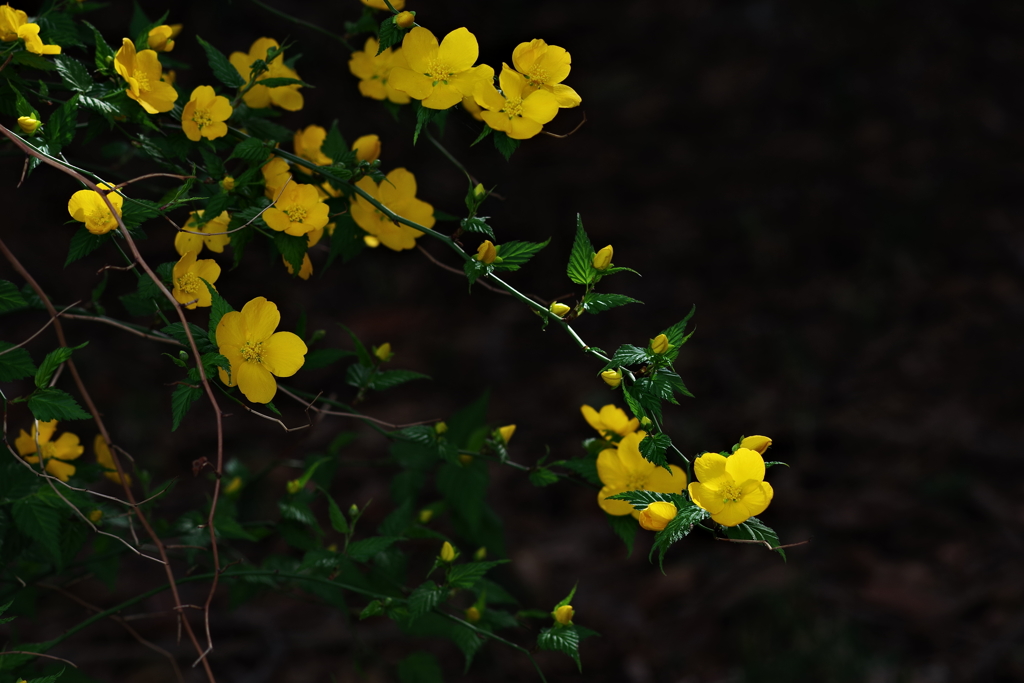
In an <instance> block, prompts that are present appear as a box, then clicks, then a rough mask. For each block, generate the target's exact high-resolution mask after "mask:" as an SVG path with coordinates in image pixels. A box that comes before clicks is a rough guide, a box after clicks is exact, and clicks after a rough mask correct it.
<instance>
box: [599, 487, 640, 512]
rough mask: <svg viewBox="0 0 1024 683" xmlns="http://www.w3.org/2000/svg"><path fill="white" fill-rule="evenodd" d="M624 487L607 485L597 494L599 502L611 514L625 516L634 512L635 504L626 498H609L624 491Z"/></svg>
mask: <svg viewBox="0 0 1024 683" xmlns="http://www.w3.org/2000/svg"><path fill="white" fill-rule="evenodd" d="M622 492H623V491H622V489H616V488H614V487H611V486H605V487H604V488H603V489H601V491H600V492H599V493H598V494H597V504H598V505H600V506H601V509H602V510H604V511H605V512H607V513H608V514H609V515H615V516H616V517H623V516H625V515H629V514H632V512H633V506H632V505H630V504H629V503H627V502H626V501H624V500H608V496H614V495H617V494H619V493H622Z"/></svg>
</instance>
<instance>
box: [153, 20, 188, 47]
mask: <svg viewBox="0 0 1024 683" xmlns="http://www.w3.org/2000/svg"><path fill="white" fill-rule="evenodd" d="M178 30H179V31H180V30H181V28H180V26H179V28H178ZM174 34H175V31H174V29H173V28H171V27H170V26H168V25H167V24H164V25H163V26H157V27H156V28H154V29H151V30H150V32H149V35H148V36H147V38H146V43H147V44H148V45H149V49H151V50H156V51H157V52H170V51H171V50H173V49H174V41H173V40H172V37H173V35H174Z"/></svg>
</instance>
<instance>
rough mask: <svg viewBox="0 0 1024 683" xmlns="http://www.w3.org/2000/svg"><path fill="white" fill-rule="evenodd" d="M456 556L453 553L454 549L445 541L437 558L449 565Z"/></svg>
mask: <svg viewBox="0 0 1024 683" xmlns="http://www.w3.org/2000/svg"><path fill="white" fill-rule="evenodd" d="M458 556H459V554H458V553H457V552H455V548H454V547H452V544H451V543H449V542H448V541H445V542H444V545H442V546H441V554H440V555H439V556H438V557H440V558H441V561H442V562H449V563H451V562H454V561H455V558H456V557H458Z"/></svg>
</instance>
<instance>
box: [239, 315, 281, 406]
mask: <svg viewBox="0 0 1024 683" xmlns="http://www.w3.org/2000/svg"><path fill="white" fill-rule="evenodd" d="M280 322H281V313H280V311H278V310H277V304H275V303H274V302H273V301H267V299H266V297H262V296H258V297H256V298H255V299H253V300H252V301H250V302H249V303H247V304H246V305H245V306H242V329H243V330H244V334H245V340H246V341H254V342H261V341H266V340H267V339H269V338H270V335H272V334H274V330H276V329H277V326H278V325H279V324H280ZM265 402H266V401H264V403H265Z"/></svg>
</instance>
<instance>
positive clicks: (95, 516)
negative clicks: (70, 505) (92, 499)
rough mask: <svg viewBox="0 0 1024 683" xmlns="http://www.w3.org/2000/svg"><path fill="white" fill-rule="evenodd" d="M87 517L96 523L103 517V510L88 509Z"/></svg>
mask: <svg viewBox="0 0 1024 683" xmlns="http://www.w3.org/2000/svg"><path fill="white" fill-rule="evenodd" d="M88 517H89V521H90V522H92V523H93V524H98V523H99V521H100V520H101V519H103V510H90V511H89V515H88Z"/></svg>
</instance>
